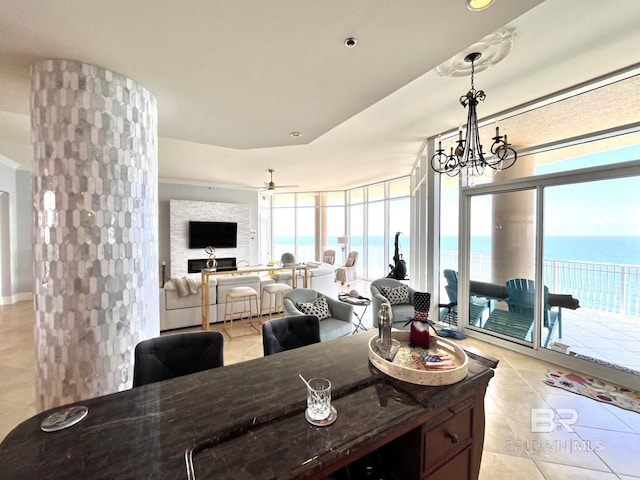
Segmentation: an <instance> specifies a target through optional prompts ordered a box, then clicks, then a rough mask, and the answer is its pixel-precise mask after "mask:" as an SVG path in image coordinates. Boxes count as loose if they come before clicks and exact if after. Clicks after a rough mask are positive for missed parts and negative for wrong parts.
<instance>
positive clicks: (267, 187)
mask: <svg viewBox="0 0 640 480" xmlns="http://www.w3.org/2000/svg"><path fill="white" fill-rule="evenodd" d="M273 172H274V170H273V168H270V169H269V175H270V179H269V181H268V182H264V188H260V192H261V193H266V194H267V195H271V194H273V193H274V192H275V191H276V190H281V189H287V188H298V187H299V185H277V186H276V184H275V182H274V181H273Z"/></svg>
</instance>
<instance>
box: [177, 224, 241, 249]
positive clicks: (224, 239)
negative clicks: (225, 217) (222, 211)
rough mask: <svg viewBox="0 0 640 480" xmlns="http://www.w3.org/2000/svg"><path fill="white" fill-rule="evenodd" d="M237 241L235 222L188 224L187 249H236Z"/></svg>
mask: <svg viewBox="0 0 640 480" xmlns="http://www.w3.org/2000/svg"><path fill="white" fill-rule="evenodd" d="M237 239H238V224H237V223H235V222H194V221H190V222H189V248H206V247H214V248H236V247H237V246H238V242H237Z"/></svg>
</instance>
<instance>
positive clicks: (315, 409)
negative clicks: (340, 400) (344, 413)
mask: <svg viewBox="0 0 640 480" xmlns="http://www.w3.org/2000/svg"><path fill="white" fill-rule="evenodd" d="M330 413H331V382H330V381H329V380H328V379H326V378H321V377H315V378H312V379H311V380H309V387H308V388H307V415H308V416H309V418H310V419H311V420H316V421H318V420H324V419H325V418H327V417H328V416H329V414H330Z"/></svg>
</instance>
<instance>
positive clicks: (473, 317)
mask: <svg viewBox="0 0 640 480" xmlns="http://www.w3.org/2000/svg"><path fill="white" fill-rule="evenodd" d="M442 273H443V274H444V278H445V280H446V281H447V284H446V285H445V287H444V289H445V291H446V292H447V295H448V296H449V303H448V304H443V303H441V304H440V305H439V307H440V321H441V322H446V323H448V324H450V325H457V324H458V272H456V271H454V270H449V269H446V270H444V271H443V272H442ZM488 306H489V304H488V301H487V302H486V303H485V302H482V303H475V302H473V301H471V302H469V319H470V321H469V323H470V324H471V325H478V324H479V323H480V320H481V319H482V314H483V312H484V311H485V310H486V309H487V308H488Z"/></svg>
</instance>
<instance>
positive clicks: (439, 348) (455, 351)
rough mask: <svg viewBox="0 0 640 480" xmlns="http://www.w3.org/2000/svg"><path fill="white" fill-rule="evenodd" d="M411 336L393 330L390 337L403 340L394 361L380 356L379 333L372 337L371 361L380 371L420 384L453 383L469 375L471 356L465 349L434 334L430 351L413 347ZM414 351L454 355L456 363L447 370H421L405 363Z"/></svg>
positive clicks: (407, 333)
mask: <svg viewBox="0 0 640 480" xmlns="http://www.w3.org/2000/svg"><path fill="white" fill-rule="evenodd" d="M409 335H410V332H391V337H392V338H394V339H396V340H398V341H399V342H400V349H399V351H398V353H397V354H396V356H395V358H394V359H393V361H392V362H390V361H388V360H386V359H384V358H382V357H381V356H380V353H379V350H378V347H377V346H376V340H377V339H378V336H377V335H376V336H374V337H372V338H371V340H369V361H370V362H371V363H372V364H373V365H374V366H375V367H376V368H377V369H378V370H380V371H381V372H382V373H385V374H387V375H389V376H390V377H393V378H396V379H398V380H402V381H404V382H409V383H415V384H418V385H451V384H452V383H456V382H459V381H460V380H463V379H464V378H465V377H466V376H467V371H468V364H469V359H468V358H467V354H466V353H465V352H464V350H462V348H460V347H459V346H458V345H456V344H455V343H453V342H451V341H449V340H445V339H444V338H440V337H436V336H435V335H432V336H431V339H430V344H429V349H428V350H426V349H424V348H420V347H410V346H409ZM411 352H416V353H422V352H428V353H438V352H440V353H446V354H448V355H449V356H451V357H452V359H453V361H454V363H455V365H456V366H455V367H452V368H449V369H446V370H418V369H416V368H412V367H409V366H405V365H403V362H402V359H403V358H405V357H406V354H407V353H409V354H410V353H411Z"/></svg>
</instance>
